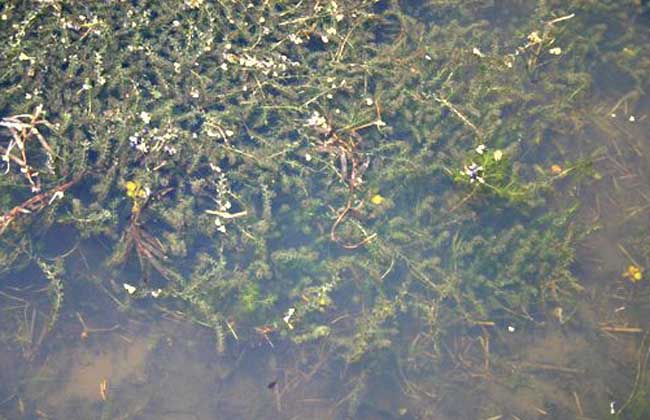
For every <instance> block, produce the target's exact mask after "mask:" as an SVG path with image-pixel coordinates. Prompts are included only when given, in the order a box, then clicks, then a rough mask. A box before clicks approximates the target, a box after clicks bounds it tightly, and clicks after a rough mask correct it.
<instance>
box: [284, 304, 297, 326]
mask: <svg viewBox="0 0 650 420" xmlns="http://www.w3.org/2000/svg"><path fill="white" fill-rule="evenodd" d="M294 313H296V308H289V310H288V311H287V314H286V315H285V316H284V318H282V320H283V321H284V323H285V324H287V327H289V329H290V330H293V325H292V324H291V322H290V321H291V317H292V316H293V314H294Z"/></svg>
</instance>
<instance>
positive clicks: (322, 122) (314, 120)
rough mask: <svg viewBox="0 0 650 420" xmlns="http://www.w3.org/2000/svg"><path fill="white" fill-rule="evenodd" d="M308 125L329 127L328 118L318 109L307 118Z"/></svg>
mask: <svg viewBox="0 0 650 420" xmlns="http://www.w3.org/2000/svg"><path fill="white" fill-rule="evenodd" d="M306 125H307V126H308V127H312V128H327V120H326V119H325V117H323V116H322V115H320V113H319V112H318V111H314V112H312V113H311V115H310V116H309V119H307V123H306Z"/></svg>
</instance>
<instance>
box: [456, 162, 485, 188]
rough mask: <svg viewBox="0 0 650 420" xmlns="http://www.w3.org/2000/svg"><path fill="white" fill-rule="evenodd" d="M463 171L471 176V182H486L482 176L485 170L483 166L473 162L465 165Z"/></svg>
mask: <svg viewBox="0 0 650 420" xmlns="http://www.w3.org/2000/svg"><path fill="white" fill-rule="evenodd" d="M461 172H462V173H463V174H465V175H467V176H468V177H469V182H470V183H474V182H478V183H480V184H485V179H483V177H482V176H481V172H483V167H482V166H480V165H477V164H476V163H474V162H472V163H471V164H470V165H469V166H465V168H464V171H461Z"/></svg>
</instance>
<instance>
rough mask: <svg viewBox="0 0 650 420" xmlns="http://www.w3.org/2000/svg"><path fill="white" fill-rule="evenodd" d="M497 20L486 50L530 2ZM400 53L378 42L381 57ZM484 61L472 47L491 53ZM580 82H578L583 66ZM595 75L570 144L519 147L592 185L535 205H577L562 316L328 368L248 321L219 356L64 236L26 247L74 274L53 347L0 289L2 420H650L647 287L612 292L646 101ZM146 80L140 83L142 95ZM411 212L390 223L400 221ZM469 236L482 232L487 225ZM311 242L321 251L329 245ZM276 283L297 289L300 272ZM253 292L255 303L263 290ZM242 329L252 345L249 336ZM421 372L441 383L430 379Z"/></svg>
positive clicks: (630, 243) (28, 307)
mask: <svg viewBox="0 0 650 420" xmlns="http://www.w3.org/2000/svg"><path fill="white" fill-rule="evenodd" d="M199 3H202V2H199ZM386 3H389V2H386ZM402 3H403V4H402ZM435 3H436V2H432V4H433V5H432V6H422V5H420V3H419V2H401V3H400V4H402V7H404V8H405V10H407V11H409V13H410V14H412V15H415V16H419V18H420V19H421V20H423V21H425V22H426V24H427V25H431V26H435V25H438V24H441V25H442V24H445V23H448V21H449V16H453V8H450V9H451V10H447V9H445V8H440V9H438V8H436V5H435ZM508 3H511V6H512V9H511V11H508V12H506V11H504V9H500V8H499V7H490V6H489V5H484V7H485V11H484V12H483V16H484V17H485V18H487V19H490V24H491V25H493V26H494V32H495V34H497V35H495V40H494V42H495V43H496V42H497V40H498V39H499V37H500V36H502V37H503V36H506V34H507V33H508V32H507V31H506V30H503V34H501V30H502V29H504V28H505V27H506V26H508V25H512V24H513V22H515V21H519V20H522V21H524V20H525V19H526V16H527V15H526V14H527V13H529V12H530V10H529V9H530V6H529V5H526V4H525V2H518V1H512V2H508ZM443 12H444V13H450V14H451V15H445V14H441V13H443ZM563 12H565V11H563ZM569 12H570V11H569ZM563 14H565V13H559V12H558V15H563ZM591 19H593V20H594V25H596V24H601V23H606V24H607V25H609V26H608V30H609V31H610V32H608V31H605V32H604V35H603V36H604V39H603V40H602V41H601V43H603V44H607V40H608V38H607V37H608V36H611V37H614V38H616V39H618V37H620V34H621V33H622V32H623V33H624V32H625V31H630V32H633V33H634V34H635V35H636V38H634V39H633V40H634V41H636V42H638V43H639V45H644V43H645V42H646V41H648V43H650V39H648V38H650V23H649V22H650V19H649V18H648V17H647V16H645V15H640V14H639V12H638V10H637V9H636V8H635V7H634V6H633V5H632V4H631V3H630V4H627V5H621V7H620V10H619V12H618V13H617V14H612V15H607V16H592V17H591ZM8 30H9V28H7V27H3V28H2V31H8ZM364 30H369V31H372V30H373V28H364ZM499 34H500V35H499ZM396 37H397V35H395V34H388V35H387V37H386V39H384V38H382V42H388V43H389V42H392V41H393V40H394V39H395V38H396ZM188 42H189V41H188ZM625 42H628V43H631V41H628V40H626V41H625ZM607 45H609V44H607ZM634 47H635V46H634V45H633V43H631V44H630V46H629V48H634ZM488 48H490V45H484V46H483V45H482V46H481V49H482V50H484V51H485V52H486V53H487V51H488ZM620 48H627V44H625V45H621V46H620ZM645 51H647V50H643V49H641V54H644V53H645ZM646 62H647V60H646ZM584 67H586V68H590V66H589V63H584ZM636 70H637V71H638V74H639V75H640V76H639V77H640V78H641V81H640V82H639V85H640V86H641V87H643V88H645V90H646V91H647V89H648V88H650V85H648V80H650V77H648V76H650V70H649V69H636ZM590 74H591V76H592V78H593V80H594V83H593V84H592V86H591V87H590V88H589V90H588V92H587V93H586V98H585V99H584V100H582V101H580V102H579V103H578V104H576V105H575V106H574V107H573V108H572V110H571V113H572V114H575V122H576V125H577V126H578V127H571V128H566V130H565V131H564V132H563V131H562V130H559V129H558V130H555V131H553V132H552V133H551V134H545V135H544V139H545V141H547V142H548V146H543V147H539V148H537V147H532V146H531V147H530V150H533V152H531V153H545V152H546V151H548V153H549V154H552V157H554V158H556V159H557V160H556V161H555V162H556V163H557V164H558V165H560V166H561V167H562V168H564V167H565V166H566V165H569V164H570V162H571V161H572V160H575V159H579V158H587V159H588V160H590V161H591V162H592V165H593V174H591V175H589V176H587V177H586V178H587V179H586V180H585V181H584V182H582V183H575V184H570V183H569V182H567V183H566V184H564V185H561V184H560V185H558V184H556V185H555V186H554V188H557V189H558V191H561V193H560V194H558V195H557V196H554V197H553V198H552V199H551V200H550V202H549V205H548V211H551V210H552V209H566V208H568V207H569V206H571V205H573V204H575V203H579V204H580V207H579V210H578V212H577V215H576V218H577V219H578V220H580V221H582V222H584V224H586V225H587V227H593V228H594V229H593V232H590V233H589V234H588V235H586V236H585V237H584V238H582V239H580V240H579V242H578V245H577V250H576V260H575V262H574V264H573V265H572V266H571V270H572V273H573V274H574V275H575V276H576V277H577V278H578V280H579V284H580V287H581V290H580V291H579V292H578V293H577V294H576V296H577V297H576V299H575V301H574V302H573V306H571V307H562V306H557V307H548V308H544V310H545V311H546V312H547V314H546V316H545V317H542V316H538V314H536V313H534V314H532V315H529V317H530V319H529V320H525V319H524V320H522V321H521V324H514V323H507V322H506V323H503V322H501V320H500V319H494V321H493V320H492V319H487V320H485V321H484V322H483V321H481V322H483V323H481V322H479V323H476V324H475V325H474V326H473V327H472V328H465V327H461V326H460V323H458V324H453V323H452V324H451V326H450V327H449V328H448V329H447V330H446V334H445V339H444V342H443V343H441V344H440V352H438V349H434V348H433V347H431V348H429V347H427V345H426V344H425V345H422V344H421V343H422V342H424V341H425V340H426V338H425V336H427V335H428V334H429V331H428V330H427V326H426V325H424V323H423V322H421V321H417V320H413V318H411V317H410V316H409V315H406V314H398V315H396V316H395V318H396V319H398V320H400V321H401V322H400V323H399V324H398V325H399V326H400V328H399V331H398V332H397V333H395V334H394V335H391V336H390V337H391V339H392V340H393V341H395V340H397V342H391V341H390V340H388V343H389V344H387V345H386V346H385V347H381V346H379V347H377V348H373V349H372V350H371V351H372V352H373V356H377V357H375V358H368V359H363V360H361V362H357V361H356V360H350V359H345V358H340V357H339V354H338V352H339V351H341V350H340V348H339V347H337V346H338V345H339V344H340V343H338V342H335V341H330V340H329V339H328V337H325V338H320V339H315V340H312V341H308V342H307V343H306V344H296V343H294V342H292V341H291V340H290V339H289V336H290V334H291V332H292V331H291V330H292V329H291V330H287V329H286V328H285V330H283V332H279V329H278V330H277V331H276V330H273V331H270V332H268V333H264V332H263V331H262V330H260V328H263V327H264V326H265V325H264V323H262V322H258V321H259V319H253V321H250V320H248V321H247V322H248V324H247V323H246V322H242V324H243V325H237V324H234V323H233V325H231V324H230V323H228V324H227V326H228V329H227V330H225V334H226V340H227V347H226V350H225V351H224V352H220V351H218V348H217V347H219V345H218V344H217V343H216V342H215V341H216V340H215V332H214V330H213V329H212V328H210V326H209V325H207V324H206V321H204V320H201V319H198V320H197V319H196V318H195V317H194V318H193V317H192V316H189V315H188V311H186V310H185V308H183V307H181V306H174V305H170V307H164V305H163V304H161V303H159V302H158V301H156V300H155V299H149V300H145V301H143V302H138V303H135V304H133V303H131V302H130V301H128V299H129V297H128V296H127V295H125V292H124V290H123V287H122V284H123V283H127V282H128V283H130V284H137V285H140V284H141V283H140V272H139V271H138V270H135V269H131V268H132V267H133V266H134V265H135V264H137V263H136V262H134V261H135V258H134V259H133V261H132V260H129V261H127V263H126V265H127V267H128V268H127V269H126V270H123V271H122V272H121V274H120V272H114V271H111V270H108V269H107V268H106V267H104V266H102V264H101V261H102V258H104V257H105V254H106V253H107V250H106V245H105V243H106V242H109V239H110V238H107V237H101V235H98V236H99V239H97V238H95V239H96V240H93V239H86V238H84V239H83V240H81V241H77V240H76V237H74V233H73V232H69V231H67V230H66V228H61V229H60V230H57V228H54V229H53V230H52V231H50V233H48V234H47V235H40V236H39V241H41V243H42V244H43V248H44V249H46V250H47V252H46V253H45V255H60V254H63V253H66V252H68V251H71V252H74V255H75V257H74V259H73V261H72V262H71V263H70V266H69V269H68V270H67V273H66V276H67V277H66V278H70V279H71V280H69V283H66V287H65V288H64V291H65V292H64V293H65V298H64V306H63V308H62V309H61V312H60V317H59V319H58V321H57V322H56V324H54V328H53V329H52V330H49V329H48V319H50V310H51V301H50V300H49V299H48V295H47V290H46V289H47V287H48V282H47V280H46V279H45V278H43V275H42V273H41V272H40V271H39V270H38V268H37V267H34V266H33V265H29V266H27V268H25V269H21V270H15V271H13V272H7V273H5V272H3V273H2V277H0V279H1V283H0V292H2V294H1V295H0V308H1V312H0V346H1V347H0V349H1V351H0V415H1V416H4V417H5V418H8V419H14V418H15V419H19V418H25V419H42V418H51V419H90V418H98V419H99V418H102V419H104V418H106V419H109V418H110V419H180V420H183V419H278V418H282V419H302V418H309V419H344V418H359V419H440V420H446V419H486V420H487V419H490V420H497V419H535V418H540V419H542V418H553V419H572V418H582V419H602V418H610V417H611V418H628V419H643V418H650V411H644V410H650V406H645V407H644V406H643V404H641V403H639V402H638V397H639V396H640V395H641V396H642V395H644V393H646V395H647V393H650V385H649V384H648V383H647V382H646V378H645V376H646V368H647V366H646V365H647V361H648V354H650V339H649V338H648V332H649V330H648V328H649V326H648V323H647V319H648V315H650V299H649V298H650V293H649V292H648V287H647V282H648V281H649V280H648V279H647V278H643V279H642V280H640V281H638V282H632V281H631V279H630V277H629V276H628V277H626V276H625V275H624V273H625V272H626V270H628V267H629V266H630V265H634V266H636V267H639V268H641V269H643V268H644V267H647V266H650V265H649V264H650V246H648V245H647V244H646V243H647V238H648V235H649V234H650V231H649V230H648V226H649V225H648V223H649V222H650V187H649V185H650V182H649V181H650V165H648V164H647V158H646V155H647V154H648V153H650V137H649V135H648V133H650V96H648V94H647V93H645V92H644V91H642V90H641V89H640V88H639V87H638V86H637V85H635V83H634V82H633V81H631V80H630V76H629V75H627V74H625V75H624V74H620V75H618V74H617V73H616V67H615V66H614V67H612V68H591V69H590ZM395 77H396V78H397V77H398V75H396V76H395ZM468 77H471V75H468ZM644 77H645V79H644ZM145 79H146V77H145V76H144V75H143V80H142V81H141V82H142V83H145ZM571 88H573V87H571ZM630 92H632V94H630ZM450 115H452V113H450ZM452 116H453V115H452ZM450 118H451V117H450ZM395 125H399V122H395ZM524 127H525V126H524ZM531 127H532V126H531ZM531 129H532V128H531ZM565 133H567V134H565ZM398 134H400V135H403V133H398ZM527 134H528V133H526V132H524V133H523V134H522V137H523V138H524V141H523V146H522V148H523V149H524V152H523V153H522V155H521V159H522V161H525V160H526V159H528V160H530V161H540V162H541V161H544V162H547V161H545V160H543V159H540V158H539V157H538V156H527V152H526V150H527V149H526V148H527V147H529V146H527V145H526V142H527V141H529V140H530V139H529V137H532V134H531V135H530V136H528V135H527ZM530 141H532V140H530ZM415 148H416V146H414V149H415ZM558 151H561V153H560V152H558ZM549 169H550V168H541V170H542V171H549ZM560 170H561V169H560ZM420 175H421V174H420ZM420 175H418V176H420ZM418 176H415V177H414V179H416V181H415V182H414V184H416V187H414V189H415V191H416V193H415V194H414V195H415V196H416V197H415V198H414V203H415V202H416V201H419V200H420V199H421V198H420V197H425V196H426V194H427V193H428V192H429V189H430V188H429V187H428V186H427V185H426V184H427V182H428V180H427V179H426V178H425V179H424V180H421V179H418ZM418 182H421V185H420V184H418ZM382 194H386V195H388V193H383V191H382ZM288 196H289V197H290V195H288ZM282 200H286V202H283V201H282ZM414 203H397V205H396V206H397V208H398V209H400V210H402V211H404V212H405V213H408V210H409V206H410V205H415V204H414ZM291 204H292V203H291V202H290V199H287V198H286V197H284V198H282V197H281V198H280V199H279V200H278V202H277V203H274V205H276V206H277V209H274V211H277V212H278V213H281V212H282V206H290V205H291ZM459 206H462V203H461V204H459ZM4 207H7V206H4ZM4 207H3V208H4ZM359 213H360V214H361V212H359ZM122 216H123V215H122ZM412 216H413V217H414V218H415V217H420V216H421V215H412ZM421 217H427V215H426V214H425V215H423V216H421ZM359 218H360V219H361V217H359ZM506 218H507V216H506ZM486 219H487V218H486ZM280 220H282V219H280ZM479 223H483V224H484V225H485V228H486V229H488V230H489V229H492V228H493V226H492V225H491V224H495V223H496V222H492V221H490V220H485V219H481V220H479ZM318 228H320V229H321V230H322V231H323V232H320V233H323V235H322V236H324V237H328V238H329V231H328V229H329V228H323V227H322V226H318ZM287 231H291V232H292V235H293V236H290V237H283V238H277V237H275V238H273V239H272V240H270V241H269V243H270V244H273V245H275V246H276V247H277V250H282V249H284V248H285V247H288V246H289V245H291V246H295V247H299V246H301V245H303V244H306V246H311V245H314V247H315V246H316V245H320V244H315V243H314V242H313V241H311V238H312V236H318V235H317V234H314V233H313V232H308V233H304V232H300V229H299V227H298V226H296V227H295V229H293V230H292V229H287ZM303 233H304V234H303ZM414 236H415V235H414ZM68 239H69V240H68ZM199 245H200V244H196V246H197V249H196V252H198V251H200V248H199ZM327 246H329V247H330V248H328V252H329V253H330V254H331V255H332V256H338V255H340V253H342V252H344V251H342V250H341V249H339V248H337V247H336V244H331V245H327ZM192 252H194V250H192V249H190V250H189V253H190V254H191V253H192ZM314 252H316V248H314ZM355 252H358V254H354V253H355ZM362 252H363V251H358V250H354V251H351V254H350V255H362ZM317 255H318V254H317ZM317 258H318V256H317ZM445 263H446V261H445ZM455 263H456V262H454V264H455ZM229 268H230V267H229ZM400 270H402V271H408V270H407V268H404V267H397V268H395V271H393V272H392V273H391V274H390V275H388V274H389V272H391V271H392V264H391V266H390V267H382V270H380V272H379V273H378V274H379V275H377V276H376V277H380V278H381V280H382V281H383V280H384V279H386V282H387V283H390V282H393V283H399V281H400V279H402V278H403V277H405V275H404V276H402V275H403V273H402V272H400ZM233 271H234V272H236V271H237V270H233ZM384 271H385V274H384V275H381V274H382V272H384ZM281 274H282V275H286V276H288V277H292V276H295V282H296V283H297V282H299V281H302V280H301V279H300V276H301V275H302V274H301V273H300V272H299V271H295V272H290V273H281ZM346 274H347V277H346V278H345V281H346V282H349V283H351V284H353V285H356V284H363V281H364V280H365V279H364V277H363V276H364V274H365V273H363V272H362V273H355V272H353V271H350V272H349V273H346ZM644 275H645V273H644ZM120 276H121V277H120ZM305 277H308V276H307V275H306V274H305ZM157 280H159V279H157V278H154V279H153V281H154V283H155V281H157ZM391 284H392V283H391ZM138 287H140V286H138ZM363 287H366V286H359V288H360V289H362V288H363ZM258 292H259V293H261V294H262V295H263V294H264V293H265V290H264V289H262V290H261V291H258ZM269 293H270V292H269ZM340 293H341V294H342V295H344V294H345V293H346V289H344V291H343V292H340ZM549 293H560V294H562V293H566V291H563V290H552V291H549ZM319 296H320V295H319ZM336 297H340V295H336ZM293 298H295V296H294V297H293ZM302 299H304V300H305V301H308V300H309V299H308V297H304V296H303V297H302ZM296 300H300V297H298V298H296ZM127 301H128V302H127ZM345 302H348V303H349V307H343V308H337V309H338V310H339V311H340V313H339V316H336V317H332V318H331V319H327V324H326V325H327V326H328V327H331V328H338V327H340V328H341V329H342V330H344V331H345V330H346V328H347V329H350V330H351V329H353V328H354V326H353V324H351V323H350V322H351V318H354V317H356V316H357V315H359V314H364V315H365V314H366V313H367V312H366V309H367V308H365V306H364V305H365V303H366V302H364V301H362V300H361V301H360V300H352V299H350V300H349V301H347V300H345ZM127 303H128V304H127ZM281 303H282V304H285V303H286V304H288V300H287V301H282V300H281ZM323 306H325V305H323ZM433 306H434V305H433V304H432V307H433ZM278 311H280V309H278ZM432 311H433V309H432ZM540 311H541V310H540ZM524 313H525V309H524ZM359 316H361V315H359ZM518 316H519V317H520V318H523V316H522V315H521V314H518ZM278 318H279V319H281V317H280V316H278ZM226 321H228V320H226ZM529 321H530V322H529ZM251 326H254V327H255V328H257V329H254V328H251ZM456 328H457V329H456ZM245 329H248V330H249V331H250V332H249V333H247V334H246V336H244V335H243V334H242V331H243V330H245ZM237 331H239V334H241V335H242V337H239V335H238V334H237ZM386 348H388V349H389V350H387V351H384V349H386ZM414 349H416V350H417V349H419V350H420V351H419V352H416V351H415V350H414ZM411 351H412V353H411ZM346 357H347V356H346ZM429 361H435V362H436V363H437V362H441V364H442V366H443V367H442V368H440V369H436V370H434V371H431V370H429V368H428V366H429V365H428V364H427V363H428V362H429ZM436 375H444V377H442V378H441V377H437V376H436ZM635 396H636V397H637V399H636V400H635V399H633V397H635ZM621 408H625V410H623V411H622V412H620V410H621ZM612 411H613V413H612Z"/></svg>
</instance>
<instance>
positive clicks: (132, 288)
mask: <svg viewBox="0 0 650 420" xmlns="http://www.w3.org/2000/svg"><path fill="white" fill-rule="evenodd" d="M122 286H124V290H126V293H128V294H130V295H132V294H134V293H135V291H136V290H137V289H136V288H135V286H131V285H130V284H129V283H124V284H122Z"/></svg>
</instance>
